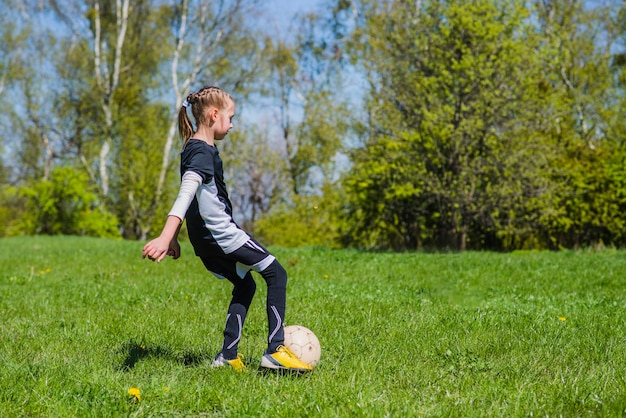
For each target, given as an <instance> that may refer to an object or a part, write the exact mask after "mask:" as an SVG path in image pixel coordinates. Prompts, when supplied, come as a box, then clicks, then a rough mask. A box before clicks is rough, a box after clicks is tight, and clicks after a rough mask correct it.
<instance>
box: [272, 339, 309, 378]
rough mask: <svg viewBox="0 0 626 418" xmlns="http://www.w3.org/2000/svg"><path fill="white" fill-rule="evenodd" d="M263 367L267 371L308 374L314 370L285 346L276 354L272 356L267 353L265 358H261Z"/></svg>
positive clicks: (277, 350) (278, 349) (280, 347)
mask: <svg viewBox="0 0 626 418" xmlns="http://www.w3.org/2000/svg"><path fill="white" fill-rule="evenodd" d="M261 367H265V368H267V369H280V370H293V371H296V372H308V371H311V370H313V367H311V366H309V365H308V364H306V363H305V362H303V361H302V360H300V359H299V358H298V357H296V355H295V354H294V353H292V352H291V350H289V349H288V348H287V347H285V346H284V345H281V346H279V347H278V348H277V349H276V352H275V353H272V354H270V353H268V352H265V354H263V357H261Z"/></svg>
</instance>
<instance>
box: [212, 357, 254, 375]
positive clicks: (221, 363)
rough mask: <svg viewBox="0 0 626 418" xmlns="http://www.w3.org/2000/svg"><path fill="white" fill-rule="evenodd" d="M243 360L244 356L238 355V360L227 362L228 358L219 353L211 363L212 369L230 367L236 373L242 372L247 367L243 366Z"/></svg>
mask: <svg viewBox="0 0 626 418" xmlns="http://www.w3.org/2000/svg"><path fill="white" fill-rule="evenodd" d="M242 358H243V356H242V355H241V354H238V355H237V358H234V359H232V360H227V359H226V358H224V355H223V354H222V353H218V354H217V355H216V356H215V359H213V363H211V367H214V368H215V367H226V366H230V367H232V368H233V369H235V370H236V371H238V372H240V371H242V370H243V369H245V368H246V365H245V364H243V360H242Z"/></svg>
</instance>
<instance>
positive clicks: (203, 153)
mask: <svg viewBox="0 0 626 418" xmlns="http://www.w3.org/2000/svg"><path fill="white" fill-rule="evenodd" d="M189 106H191V111H192V113H193V116H194V119H195V121H196V130H195V131H194V130H193V128H192V126H191V122H190V121H189V118H188V116H187V107H189ZM234 116H235V102H234V100H233V98H232V97H231V96H230V95H229V94H228V93H226V92H225V91H223V90H221V89H220V88H218V87H204V88H202V89H200V90H199V91H198V92H196V93H192V94H190V95H189V96H187V99H186V100H185V102H184V103H183V106H182V108H181V109H180V111H179V113H178V131H179V133H180V136H181V138H182V139H183V141H184V146H183V151H182V153H181V161H180V173H181V176H182V180H181V184H180V190H179V192H178V197H177V198H176V201H175V202H174V205H173V207H172V210H171V211H170V212H169V214H168V217H167V221H166V223H165V226H164V227H163V231H162V232H161V235H160V236H159V237H158V238H156V239H154V240H152V241H150V242H149V243H147V244H146V245H145V247H144V248H143V257H144V258H145V257H148V258H149V259H150V260H153V261H156V262H161V261H162V260H163V258H165V256H166V255H171V256H172V257H173V258H174V259H177V258H179V257H180V246H179V244H178V240H177V237H178V232H179V230H180V226H181V223H182V220H183V219H185V218H186V219H187V230H188V232H189V240H190V241H191V244H192V245H193V248H194V251H195V253H196V255H197V256H198V257H200V259H201V260H202V263H204V265H205V267H206V268H207V270H209V271H210V272H211V273H213V274H214V275H215V276H217V277H218V278H221V279H227V280H228V281H230V282H231V283H232V284H233V286H234V288H233V292H232V299H231V301H230V305H229V307H228V314H227V315H226V328H225V330H224V342H223V345H222V351H220V352H219V353H218V354H217V355H216V356H215V359H214V360H213V364H212V366H213V367H221V366H231V367H232V368H234V369H235V370H237V371H240V370H242V369H243V368H244V367H245V366H244V364H243V361H242V360H241V357H240V356H239V355H238V353H237V347H238V344H239V340H240V338H241V332H242V329H243V324H244V321H245V319H246V314H247V313H248V308H249V307H250V303H251V302H252V298H253V296H254V293H255V290H256V284H255V281H254V279H253V278H252V274H251V271H256V272H259V273H260V274H261V276H262V277H263V279H265V282H266V284H267V300H266V309H267V318H268V322H269V332H268V338H267V342H268V345H267V350H265V353H264V354H263V357H262V358H261V367H266V368H270V369H287V370H296V371H309V370H311V367H310V366H309V365H308V364H306V363H304V362H302V361H300V360H299V359H298V358H297V357H296V356H295V355H294V354H293V353H292V352H291V351H289V349H287V348H286V347H285V346H284V345H283V343H284V331H283V321H284V318H285V300H286V289H287V273H286V271H285V269H284V268H283V267H282V266H281V265H280V264H279V263H278V261H277V260H276V258H275V257H274V256H273V255H272V254H270V253H269V252H268V251H267V250H266V249H265V248H263V247H262V246H261V245H260V244H259V243H258V242H256V241H255V240H254V239H252V238H251V237H250V236H249V235H248V234H247V233H246V232H245V231H243V230H242V229H241V228H239V226H238V225H237V224H236V223H235V221H234V220H233V216H232V205H231V202H230V199H229V198H228V193H227V191H226V185H225V184H224V172H223V168H222V160H221V158H220V155H219V152H218V150H217V148H216V147H215V141H220V140H222V139H224V137H225V136H226V134H228V131H229V130H230V129H231V128H232V127H233V123H232V119H233V117H234Z"/></svg>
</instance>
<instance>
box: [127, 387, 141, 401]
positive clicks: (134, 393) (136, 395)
mask: <svg viewBox="0 0 626 418" xmlns="http://www.w3.org/2000/svg"><path fill="white" fill-rule="evenodd" d="M128 396H130V397H131V398H133V399H134V400H135V401H137V402H141V391H140V390H139V389H137V388H130V389H128Z"/></svg>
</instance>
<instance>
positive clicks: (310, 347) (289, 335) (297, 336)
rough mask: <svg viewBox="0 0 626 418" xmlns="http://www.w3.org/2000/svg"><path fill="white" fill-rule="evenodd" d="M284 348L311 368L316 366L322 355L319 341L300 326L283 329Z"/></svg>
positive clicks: (309, 331)
mask: <svg viewBox="0 0 626 418" xmlns="http://www.w3.org/2000/svg"><path fill="white" fill-rule="evenodd" d="M285 347H287V348H288V349H290V350H291V351H292V352H293V353H294V354H295V355H296V356H297V357H298V358H299V359H300V360H302V361H303V362H305V363H306V364H308V365H309V366H311V367H315V366H317V363H319V361H320V356H321V355H322V347H321V346H320V340H318V339H317V336H316V335H315V334H314V333H313V331H311V330H310V329H308V328H306V327H303V326H302V325H289V326H286V327H285Z"/></svg>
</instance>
